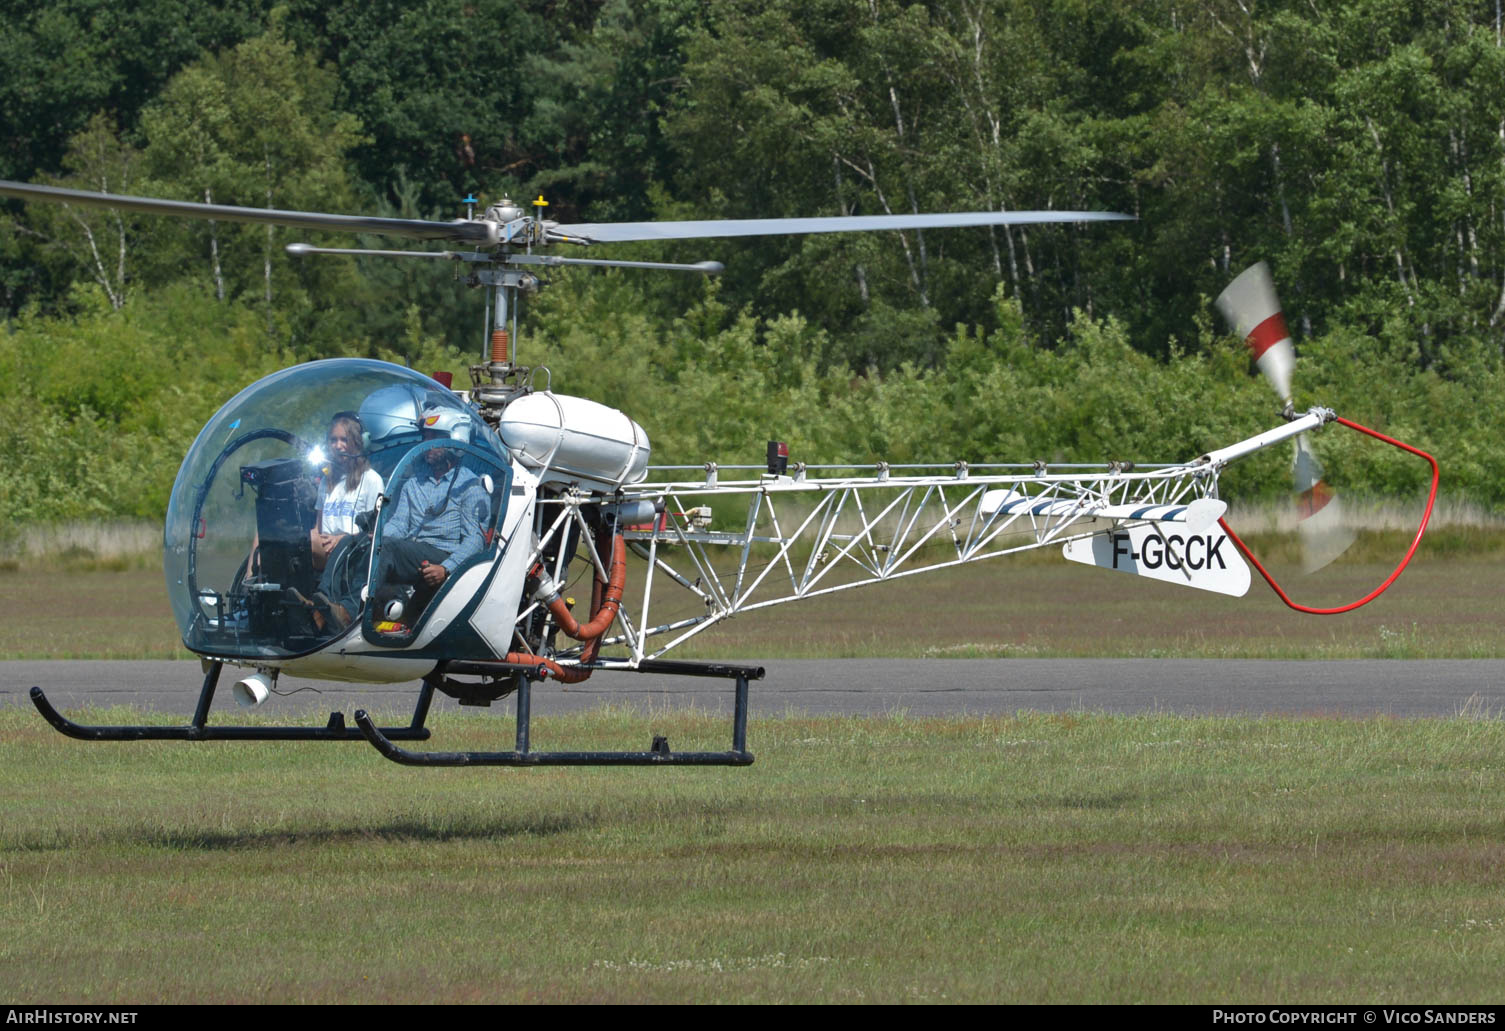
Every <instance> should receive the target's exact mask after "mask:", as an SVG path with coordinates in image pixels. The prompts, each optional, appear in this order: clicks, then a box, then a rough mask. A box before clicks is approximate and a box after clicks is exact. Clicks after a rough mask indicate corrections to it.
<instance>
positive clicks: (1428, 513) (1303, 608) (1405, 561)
mask: <svg viewBox="0 0 1505 1031" xmlns="http://www.w3.org/2000/svg"><path fill="white" fill-rule="evenodd" d="M1333 421H1334V422H1337V423H1341V424H1342V425H1344V426H1347V427H1348V428H1349V429H1351V430H1358V431H1359V432H1360V433H1365V434H1368V435H1369V436H1371V437H1373V438H1374V439H1376V440H1380V441H1383V442H1384V443H1386V444H1389V445H1390V446H1391V447H1397V448H1400V449H1401V450H1402V451H1409V452H1410V453H1411V454H1413V455H1417V456H1419V457H1421V458H1425V459H1426V460H1427V461H1428V462H1429V463H1431V466H1432V489H1431V490H1430V491H1429V492H1428V493H1427V507H1426V510H1425V511H1424V512H1422V514H1421V525H1420V526H1418V527H1417V528H1416V536H1415V537H1414V538H1412V540H1411V547H1409V548H1408V549H1406V554H1405V557H1404V558H1402V559H1401V560H1400V565H1398V566H1396V567H1395V571H1394V572H1393V573H1391V574H1390V576H1389V577H1388V578H1387V579H1386V580H1385V582H1384V583H1382V584H1380V585H1379V586H1378V587H1376V588H1375V589H1374V590H1372V591H1370V592H1369V593H1368V594H1366V595H1364V597H1362V598H1360V599H1359V600H1358V601H1356V602H1352V603H1350V604H1348V605H1340V606H1338V607H1337V608H1331V609H1319V608H1313V607H1311V606H1308V605H1298V604H1297V603H1296V602H1294V601H1292V600H1291V599H1290V596H1289V595H1287V594H1286V592H1285V591H1283V590H1281V587H1280V584H1278V583H1276V582H1275V578H1274V577H1273V576H1271V575H1270V574H1269V572H1268V571H1267V570H1266V569H1265V567H1264V566H1263V565H1261V564H1260V561H1259V559H1257V558H1255V557H1254V552H1252V551H1250V550H1249V546H1248V545H1247V544H1245V543H1244V542H1243V541H1242V540H1241V539H1240V538H1239V535H1238V534H1236V533H1234V532H1233V527H1231V526H1229V525H1228V521H1227V520H1226V519H1219V520H1218V525H1219V526H1221V527H1222V528H1223V532H1225V533H1226V534H1228V536H1229V537H1231V538H1233V543H1234V544H1236V545H1237V546H1238V550H1239V551H1241V552H1243V553H1244V557H1245V558H1246V559H1248V560H1249V561H1250V562H1251V563H1253V565H1254V568H1255V569H1257V570H1259V575H1260V576H1262V577H1264V578H1265V583H1267V584H1269V585H1270V587H1271V588H1272V589H1273V590H1274V591H1275V593H1276V594H1278V595H1279V596H1280V600H1281V601H1283V602H1285V603H1286V604H1287V605H1289V606H1290V607H1291V608H1293V609H1295V610H1296V611H1297V612H1305V613H1307V614H1309V615H1313V616H1335V615H1337V614H1338V613H1340V612H1352V611H1353V610H1354V609H1356V608H1359V607H1360V606H1361V605H1368V604H1369V603H1370V602H1371V601H1374V599H1376V598H1378V597H1379V596H1380V595H1381V594H1384V593H1385V591H1386V589H1387V588H1389V586H1390V585H1391V584H1393V583H1395V579H1396V577H1398V576H1400V575H1401V571H1402V570H1404V569H1405V568H1406V566H1408V565H1409V564H1410V562H1411V557H1412V556H1413V555H1415V554H1416V548H1417V545H1419V544H1420V543H1421V536H1422V534H1424V533H1425V532H1426V530H1427V523H1428V521H1430V520H1431V518H1432V506H1433V505H1434V504H1435V503H1436V501H1437V478H1438V469H1437V459H1435V458H1433V457H1432V456H1431V455H1429V454H1427V453H1426V452H1425V451H1423V450H1421V449H1420V448H1414V447H1412V446H1411V445H1410V444H1406V443H1404V442H1402V441H1399V440H1396V439H1395V438H1394V437H1387V436H1385V435H1384V434H1383V433H1379V432H1377V431H1375V430H1372V429H1370V428H1369V427H1368V426H1360V425H1359V424H1358V423H1356V422H1352V421H1350V420H1348V419H1345V418H1343V417H1342V416H1334V418H1333Z"/></svg>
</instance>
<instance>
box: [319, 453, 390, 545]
mask: <svg viewBox="0 0 1505 1031" xmlns="http://www.w3.org/2000/svg"><path fill="white" fill-rule="evenodd" d="M381 488H382V482H381V476H379V475H378V474H377V472H376V470H375V469H371V468H367V469H366V471H365V472H364V473H362V474H361V481H360V482H359V483H357V484H356V485H355V487H354V488H351V487H349V486H347V485H346V481H345V478H344V477H343V476H342V477H340V479H339V481H338V482H337V483H335V485H334V486H333V487H328V486H326V487H325V490H324V495H323V496H322V497H321V498H320V499H319V513H320V521H319V526H320V528H321V529H322V530H323V531H324V532H325V533H328V534H340V533H355V531H356V525H355V517H356V516H357V515H359V514H360V513H362V512H369V511H371V510H372V509H373V508H375V507H376V496H377V495H378V494H380V493H381Z"/></svg>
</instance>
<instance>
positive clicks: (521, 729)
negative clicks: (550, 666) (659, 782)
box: [355, 661, 763, 766]
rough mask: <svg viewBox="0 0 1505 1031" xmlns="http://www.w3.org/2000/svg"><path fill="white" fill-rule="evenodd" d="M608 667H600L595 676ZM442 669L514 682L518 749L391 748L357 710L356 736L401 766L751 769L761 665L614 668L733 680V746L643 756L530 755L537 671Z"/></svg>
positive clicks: (659, 750)
mask: <svg viewBox="0 0 1505 1031" xmlns="http://www.w3.org/2000/svg"><path fill="white" fill-rule="evenodd" d="M609 669H610V667H604V668H602V669H599V670H597V672H606V671H607V670H609ZM441 670H444V671H447V672H452V673H469V674H482V675H487V676H510V677H514V678H515V679H516V683H517V692H516V693H517V747H516V748H515V749H514V750H513V751H510V752H411V751H408V750H407V749H405V748H399V747H398V746H397V745H395V744H393V737H392V735H390V734H388V733H386V732H384V731H382V730H381V729H380V728H378V727H377V726H376V725H375V724H374V723H373V722H372V721H371V717H370V716H369V715H368V714H367V713H366V711H365V710H364V709H361V710H358V711H357V712H356V714H355V722H356V725H357V726H359V727H360V729H361V733H363V734H365V735H366V739H367V740H368V741H370V742H371V744H372V745H374V746H375V747H376V750H377V751H379V752H381V754H382V755H384V756H386V757H387V758H388V759H390V760H392V761H393V762H395V763H401V764H403V765H404V766H750V765H752V762H753V755H752V753H751V752H749V751H748V750H747V682H748V681H749V680H761V679H762V678H763V669H762V667H760V666H727V665H723V664H720V663H708V662H671V661H650V662H644V663H641V664H639V665H638V666H637V667H635V668H627V667H622V668H620V670H619V671H620V672H630V673H659V674H672V675H677V676H693V677H723V678H725V679H728V680H735V681H736V703H735V708H734V710H733V714H732V747H731V750H730V751H727V752H674V751H671V750H670V748H669V742H668V739H667V738H663V737H655V738H654V739H653V745H652V747H651V748H650V749H649V750H648V751H646V752H535V751H532V750H531V749H530V748H529V743H528V739H529V733H530V724H531V722H532V686H533V681H534V680H535V679H537V678H538V671H537V668H536V667H531V666H519V665H515V664H512V663H506V662H464V663H461V662H453V663H444V664H441ZM611 671H612V672H617V671H618V670H611Z"/></svg>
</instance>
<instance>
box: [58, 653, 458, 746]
mask: <svg viewBox="0 0 1505 1031" xmlns="http://www.w3.org/2000/svg"><path fill="white" fill-rule="evenodd" d="M223 668H224V663H221V662H212V663H210V665H209V669H208V671H207V672H206V673H205V674H204V686H203V689H202V690H201V691H200V692H199V703H198V706H197V707H196V708H195V709H194V712H193V722H192V723H190V724H189V725H188V726H186V727H148V726H117V727H89V726H84V725H83V724H81V723H74V722H73V721H72V720H70V719H68V718H67V717H66V716H64V715H63V714H62V713H60V712H58V711H57V710H56V709H55V708H53V707H52V703H51V702H49V701H48V700H47V696H46V695H45V694H43V693H42V689H41V688H40V687H33V688H32V689H31V701H32V704H33V705H35V706H36V707H37V711H38V712H40V713H41V714H42V716H43V718H45V719H46V720H47V722H48V723H51V724H52V725H53V727H55V728H56V729H57V730H58V731H59V732H60V733H63V734H66V735H68V736H69V737H72V738H77V739H78V740H80V741H359V740H360V739H361V738H362V737H363V736H369V735H364V734H363V732H362V731H360V730H357V729H356V728H354V727H347V726H346V725H345V714H344V713H340V712H332V713H330V714H329V722H328V723H327V724H325V725H324V726H322V727H212V726H210V725H209V706H210V705H211V704H212V703H213V701H214V689H215V687H216V686H218V684H219V675H220V670H221V669H223ZM433 698H434V688H433V685H431V684H430V683H429V682H428V681H427V680H425V681H424V683H423V688H422V689H421V690H420V691H419V693H418V703H417V704H416V705H415V706H414V707H413V719H412V721H411V722H410V723H409V724H408V725H407V726H406V727H389V728H386V729H384V730H382V731H380V733H382V734H385V735H386V736H387V737H388V738H389V739H391V740H395V741H427V740H428V738H429V732H428V728H426V727H425V726H424V725H423V724H424V721H425V720H426V719H427V718H428V711H429V703H430V702H431V701H433Z"/></svg>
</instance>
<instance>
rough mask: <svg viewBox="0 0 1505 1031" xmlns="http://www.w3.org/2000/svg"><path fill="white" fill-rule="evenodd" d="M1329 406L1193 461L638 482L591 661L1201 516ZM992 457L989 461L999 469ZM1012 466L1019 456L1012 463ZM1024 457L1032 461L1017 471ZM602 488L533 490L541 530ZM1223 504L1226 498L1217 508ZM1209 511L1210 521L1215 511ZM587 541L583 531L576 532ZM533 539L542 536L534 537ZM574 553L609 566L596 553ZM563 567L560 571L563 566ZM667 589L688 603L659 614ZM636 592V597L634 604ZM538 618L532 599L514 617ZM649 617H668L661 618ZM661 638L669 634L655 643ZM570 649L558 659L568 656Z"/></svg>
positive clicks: (639, 657)
mask: <svg viewBox="0 0 1505 1031" xmlns="http://www.w3.org/2000/svg"><path fill="white" fill-rule="evenodd" d="M1330 416H1331V413H1330V412H1327V411H1326V410H1320V409H1319V410H1314V412H1313V413H1312V414H1309V415H1307V416H1304V417H1302V418H1300V419H1298V420H1296V421H1295V422H1292V423H1289V424H1287V425H1286V426H1282V427H1279V428H1277V429H1276V430H1271V431H1268V432H1266V433H1263V434H1260V435H1259V436H1258V437H1252V438H1250V439H1249V440H1247V441H1243V442H1241V443H1239V444H1235V445H1232V446H1231V447H1228V448H1223V449H1221V450H1219V451H1215V452H1211V453H1210V454H1207V455H1203V456H1201V457H1200V458H1197V459H1195V460H1193V461H1191V462H1185V463H1181V464H1175V465H1161V466H1150V467H1139V468H1131V467H1125V466H1120V465H1118V464H1113V465H1105V466H1100V467H1092V468H1087V469H1081V468H1073V469H1072V470H1071V471H1070V472H1058V473H1052V472H1050V471H1049V470H1048V469H1046V468H1045V467H1043V466H1036V467H1034V468H1033V469H1030V471H1028V472H1016V473H1010V474H1000V475H988V474H983V475H979V474H978V471H976V470H972V469H969V468H968V467H967V465H966V464H965V463H957V465H956V466H954V467H949V468H951V471H950V472H949V473H939V472H937V473H933V474H928V475H914V476H894V475H890V474H889V470H888V469H887V468H885V467H883V466H879V467H877V472H876V475H871V476H845V477H831V478H807V477H806V476H805V475H804V472H803V470H801V471H799V472H797V473H796V474H795V475H794V476H762V477H759V478H758V479H752V480H741V481H732V482H726V481H722V480H720V478H719V471H718V470H717V469H716V467H715V466H714V465H708V466H707V467H706V473H705V475H704V477H703V478H702V479H698V480H693V481H692V480H682V481H669V482H660V483H641V484H636V485H634V486H632V487H628V488H625V489H624V490H623V491H622V492H621V494H620V503H622V504H624V505H630V504H632V503H634V502H651V503H653V505H654V508H655V513H656V514H655V518H654V519H653V521H652V522H651V523H647V524H642V525H638V526H629V527H628V528H626V530H625V532H624V534H623V536H624V537H625V538H626V540H627V543H628V547H629V549H630V550H631V552H632V553H634V554H635V555H636V556H637V557H638V558H639V559H641V560H642V561H643V563H644V565H643V567H642V581H643V582H642V584H641V590H640V592H639V591H638V590H637V589H635V588H634V587H633V586H632V585H629V589H628V592H627V595H626V597H624V599H623V604H622V608H621V611H620V621H619V624H618V629H619V630H620V632H619V633H617V634H616V635H615V636H611V637H608V638H607V639H605V640H604V641H603V642H602V645H603V646H614V647H617V648H618V649H619V650H620V649H621V648H622V647H625V649H626V650H627V652H628V656H627V657H622V658H604V657H603V658H602V659H599V660H598V661H597V662H596V663H594V665H597V666H602V667H610V666H636V665H637V664H638V663H641V662H643V661H644V660H647V659H655V658H658V657H660V656H662V655H664V654H665V653H666V652H668V651H670V650H671V649H673V648H676V647H678V646H679V645H681V644H683V643H684V642H685V641H687V640H689V639H690V638H692V637H694V636H695V635H696V634H699V633H701V632H702V631H704V630H706V629H708V628H710V627H712V626H714V625H716V624H717V623H720V622H721V621H723V620H725V619H729V618H731V617H732V616H736V615H741V614H743V613H748V612H753V611H755V610H758V609H762V608H767V607H770V606H773V605H782V604H786V603H788V602H792V601H799V600H802V599H805V598H813V597H817V596H820V595H824V594H831V593H834V592H836V591H845V590H852V589H854V588H858V587H864V586H867V585H870V584H876V583H883V582H886V581H890V580H897V579H900V578H902V577H906V576H913V575H915V574H918V573H925V572H930V571H933V570H938V569H946V568H948V567H951V566H958V565H961V564H963V563H967V562H976V561H980V560H982V559H988V558H996V557H998V556H1001V555H1009V554H1014V553H1016V552H1022V551H1029V550H1032V549H1036V548H1041V547H1045V546H1047V545H1057V544H1064V543H1065V542H1067V541H1069V540H1077V539H1081V538H1086V537H1092V536H1094V535H1097V534H1101V533H1106V532H1109V531H1110V530H1117V529H1122V528H1124V527H1126V526H1132V525H1135V524H1139V523H1144V522H1150V521H1155V522H1162V523H1192V522H1195V521H1196V520H1198V519H1199V518H1201V519H1204V520H1206V521H1208V522H1210V521H1212V520H1211V519H1207V517H1206V512H1207V509H1206V508H1205V506H1206V505H1209V504H1214V503H1213V502H1210V501H1207V502H1202V506H1203V507H1201V508H1200V509H1199V506H1198V505H1197V504H1196V503H1197V502H1201V501H1202V499H1215V498H1216V497H1217V482H1218V476H1219V474H1220V473H1221V471H1222V469H1223V468H1224V467H1225V466H1226V465H1227V464H1228V463H1229V462H1231V461H1233V460H1235V459H1237V458H1240V457H1243V456H1244V455H1247V454H1251V453H1253V452H1254V451H1257V450H1263V449H1264V448H1267V447H1271V446H1274V445H1275V444H1276V443H1278V442H1280V441H1283V440H1286V439H1288V438H1289V437H1290V436H1293V435H1295V434H1296V433H1299V432H1303V431H1304V430H1307V429H1311V428H1312V427H1313V426H1314V425H1320V424H1321V422H1322V421H1324V418H1325V417H1330ZM995 468H996V467H995ZM1011 468H1020V467H1011ZM1023 468H1029V467H1023ZM600 501H601V499H600V498H599V496H594V497H593V496H590V495H587V494H583V493H581V494H575V493H568V494H566V495H565V496H564V497H561V498H555V499H549V500H547V501H544V502H541V504H540V509H541V510H544V511H543V518H542V519H541V520H540V522H539V525H540V526H542V527H546V528H547V529H545V530H544V531H543V534H542V537H541V540H542V541H543V542H544V543H547V542H548V541H549V539H550V538H551V537H552V535H554V534H559V533H564V532H566V529H567V528H568V527H569V526H570V525H571V524H575V525H578V526H579V527H580V528H581V530H582V531H584V530H586V529H587V523H586V520H585V518H584V516H583V515H582V513H581V511H580V509H581V508H582V507H584V506H587V505H591V504H599V503H600ZM728 502H732V503H734V505H736V506H738V507H740V505H742V504H745V505H746V518H745V521H744V523H743V528H742V529H740V530H725V529H711V528H709V520H708V518H707V515H708V513H707V512H706V509H707V507H709V508H711V510H712V511H713V512H715V513H716V514H717V515H718V516H722V517H724V516H725V515H726V514H727V513H726V509H727V507H728V506H727V503H728ZM1218 511H1219V512H1220V511H1221V506H1218ZM1215 518H1216V516H1215V515H1214V516H1213V517H1212V519H1215ZM582 539H583V540H588V539H589V534H588V533H587V534H583V536H582ZM541 547H542V545H540V548H541ZM580 551H581V553H582V555H585V556H587V557H588V558H589V559H590V560H591V561H592V562H593V563H594V564H595V566H596V570H597V573H598V574H599V575H601V576H602V577H604V576H605V570H604V568H603V567H602V562H601V558H600V556H597V555H596V554H595V553H594V549H592V548H590V547H584V546H582V547H581V549H580ZM563 573H564V571H563V570H556V571H554V575H556V577H557V576H562V575H563ZM667 588H674V589H676V590H675V591H674V592H673V593H677V594H679V595H680V598H681V599H682V600H686V599H687V600H688V603H689V604H691V605H692V607H693V608H694V609H695V611H693V612H692V613H691V614H689V615H683V616H680V617H679V618H667V617H663V616H660V615H659V613H660V612H661V611H662V609H663V608H665V607H673V604H674V603H672V602H670V603H669V604H668V605H666V600H667V599H666V596H667V595H668V594H669V593H670V592H669V591H668V590H666V589H667ZM634 602H636V604H635V605H634ZM530 614H531V609H525V610H524V611H523V613H522V614H520V616H519V622H520V623H521V622H522V621H523V620H524V619H526V618H527V617H528V616H529V615H530ZM655 619H661V620H662V621H660V622H655ZM663 637H666V638H667V640H666V641H665V642H664V643H662V644H657V645H656V646H650V640H651V639H654V638H663ZM578 654H579V649H574V650H566V651H562V652H560V654H559V655H558V656H557V658H559V659H560V660H561V661H564V662H566V663H568V662H569V660H570V659H571V658H572V657H578Z"/></svg>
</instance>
